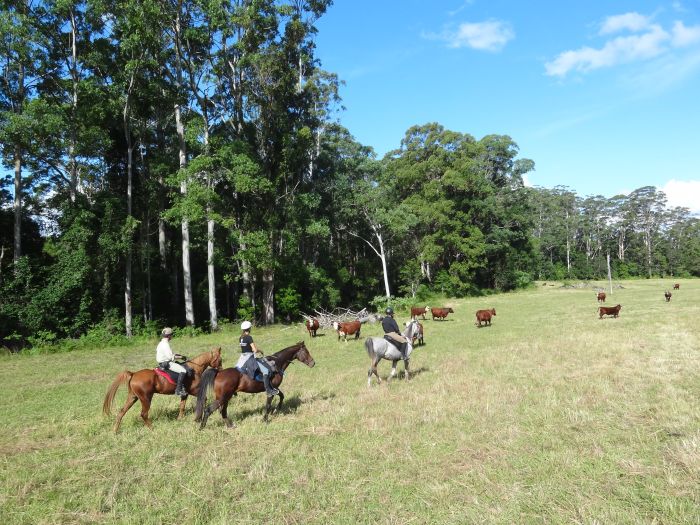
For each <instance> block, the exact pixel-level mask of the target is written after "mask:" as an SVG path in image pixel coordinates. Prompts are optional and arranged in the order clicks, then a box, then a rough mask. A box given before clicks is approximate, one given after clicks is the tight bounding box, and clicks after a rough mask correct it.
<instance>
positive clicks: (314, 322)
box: [306, 318, 319, 337]
mask: <svg viewBox="0 0 700 525" xmlns="http://www.w3.org/2000/svg"><path fill="white" fill-rule="evenodd" d="M318 326H319V325H318V319H316V318H312V319H307V320H306V329H307V330H308V331H309V336H311V337H316V330H318Z"/></svg>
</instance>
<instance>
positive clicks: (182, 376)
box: [175, 372, 187, 397]
mask: <svg viewBox="0 0 700 525" xmlns="http://www.w3.org/2000/svg"><path fill="white" fill-rule="evenodd" d="M186 375H187V372H182V373H180V374H178V376H177V386H176V387H175V395H176V396H180V397H182V396H186V395H187V390H185V387H184V385H183V382H184V381H185V376H186Z"/></svg>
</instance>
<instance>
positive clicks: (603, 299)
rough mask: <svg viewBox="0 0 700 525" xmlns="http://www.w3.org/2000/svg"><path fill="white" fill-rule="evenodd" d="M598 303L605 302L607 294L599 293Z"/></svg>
mask: <svg viewBox="0 0 700 525" xmlns="http://www.w3.org/2000/svg"><path fill="white" fill-rule="evenodd" d="M598 302H599V303H604V302H605V292H598Z"/></svg>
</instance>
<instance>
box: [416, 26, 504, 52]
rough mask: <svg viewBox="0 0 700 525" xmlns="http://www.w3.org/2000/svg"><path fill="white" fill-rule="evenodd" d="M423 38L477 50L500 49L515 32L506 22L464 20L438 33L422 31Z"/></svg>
mask: <svg viewBox="0 0 700 525" xmlns="http://www.w3.org/2000/svg"><path fill="white" fill-rule="evenodd" d="M422 36H423V37H424V38H429V39H434V40H443V41H445V42H447V45H448V47H454V48H462V47H470V48H472V49H477V50H479V51H494V52H495V51H500V50H501V49H503V47H504V46H505V45H506V44H507V43H508V42H509V41H510V40H512V39H513V38H515V32H514V31H513V29H512V28H511V26H510V24H508V23H507V22H502V21H500V20H488V21H486V22H475V23H469V22H465V23H463V24H460V25H459V26H458V27H457V29H445V30H444V31H443V32H442V33H440V34H434V33H424V34H423V35H422Z"/></svg>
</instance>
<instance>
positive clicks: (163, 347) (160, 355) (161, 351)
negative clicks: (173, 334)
mask: <svg viewBox="0 0 700 525" xmlns="http://www.w3.org/2000/svg"><path fill="white" fill-rule="evenodd" d="M174 359H175V354H174V353H173V350H172V348H170V341H168V338H167V337H164V338H163V339H161V340H160V343H158V346H157V347H156V362H157V363H163V362H166V361H167V362H170V361H173V360H174Z"/></svg>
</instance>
